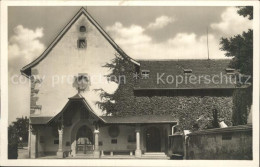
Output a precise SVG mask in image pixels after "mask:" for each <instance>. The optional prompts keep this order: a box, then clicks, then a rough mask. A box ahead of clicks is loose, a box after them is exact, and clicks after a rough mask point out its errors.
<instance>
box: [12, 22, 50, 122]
mask: <svg viewBox="0 0 260 167" xmlns="http://www.w3.org/2000/svg"><path fill="white" fill-rule="evenodd" d="M43 35H44V34H43V28H36V29H35V30H31V29H28V28H25V27H23V26H22V25H18V26H17V27H15V28H14V35H13V36H11V37H10V39H9V43H8V75H9V77H8V78H9V89H8V92H9V96H8V98H9V104H8V106H9V119H8V120H9V123H10V122H11V121H14V120H15V119H16V118H17V117H21V116H28V115H29V113H30V106H29V103H28V100H29V99H30V87H29V80H28V79H27V78H25V77H21V74H20V69H21V68H22V67H23V66H25V65H27V64H28V63H30V62H31V61H32V60H33V59H35V58H36V57H38V56H39V55H40V54H41V53H42V52H43V50H44V49H45V46H44V44H42V43H41V42H40V39H41V38H42V37H43ZM18 77H19V78H20V81H21V82H20V83H19V84H18V83H14V82H13V81H15V82H17V81H18V79H19V78H18ZM17 95H23V98H18V97H17ZM17 106H19V107H18V108H17Z"/></svg>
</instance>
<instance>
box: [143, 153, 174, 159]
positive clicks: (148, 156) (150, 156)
mask: <svg viewBox="0 0 260 167" xmlns="http://www.w3.org/2000/svg"><path fill="white" fill-rule="evenodd" d="M141 158H143V159H170V157H168V156H167V155H166V154H165V153H164V152H146V153H144V154H142V157H141Z"/></svg>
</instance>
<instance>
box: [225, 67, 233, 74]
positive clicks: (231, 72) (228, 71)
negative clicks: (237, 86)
mask: <svg viewBox="0 0 260 167" xmlns="http://www.w3.org/2000/svg"><path fill="white" fill-rule="evenodd" d="M226 72H227V74H230V75H231V74H235V69H233V68H226Z"/></svg>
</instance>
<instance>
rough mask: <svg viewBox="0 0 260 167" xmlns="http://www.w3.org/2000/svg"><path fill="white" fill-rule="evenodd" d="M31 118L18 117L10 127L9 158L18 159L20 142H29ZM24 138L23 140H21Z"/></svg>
mask: <svg viewBox="0 0 260 167" xmlns="http://www.w3.org/2000/svg"><path fill="white" fill-rule="evenodd" d="M28 129H29V119H28V118H27V117H25V118H24V117H22V118H17V119H16V121H15V122H13V123H12V124H11V125H9V127H8V158H9V159H16V158H17V157H18V153H17V151H18V150H17V149H18V144H21V145H22V144H23V143H27V142H28ZM21 139H22V141H20V140H21Z"/></svg>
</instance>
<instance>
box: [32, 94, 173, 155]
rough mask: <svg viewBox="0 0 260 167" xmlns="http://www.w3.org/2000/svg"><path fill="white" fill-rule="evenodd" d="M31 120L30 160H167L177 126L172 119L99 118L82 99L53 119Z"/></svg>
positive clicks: (69, 103)
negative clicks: (170, 140)
mask: <svg viewBox="0 0 260 167" xmlns="http://www.w3.org/2000/svg"><path fill="white" fill-rule="evenodd" d="M30 119H31V132H30V145H29V146H30V147H29V152H30V158H80V159H88V158H90V159H92V158H103V159H111V158H113V159H135V158H145V159H156V158H158V159H167V158H168V157H167V155H168V154H169V153H168V152H169V150H168V143H169V141H168V136H169V135H171V129H172V127H173V126H174V125H176V124H177V121H176V120H175V119H174V118H173V117H172V116H169V115H142V116H128V117H116V116H97V115H96V114H95V113H94V112H93V111H92V109H91V108H90V107H89V105H88V103H87V102H86V100H85V99H84V98H82V97H80V96H77V97H74V98H70V99H69V102H68V103H67V104H66V106H65V107H64V108H63V110H62V111H61V112H60V113H59V114H57V115H56V116H54V117H52V118H49V119H43V118H41V117H31V118H30ZM43 120H45V121H43Z"/></svg>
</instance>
